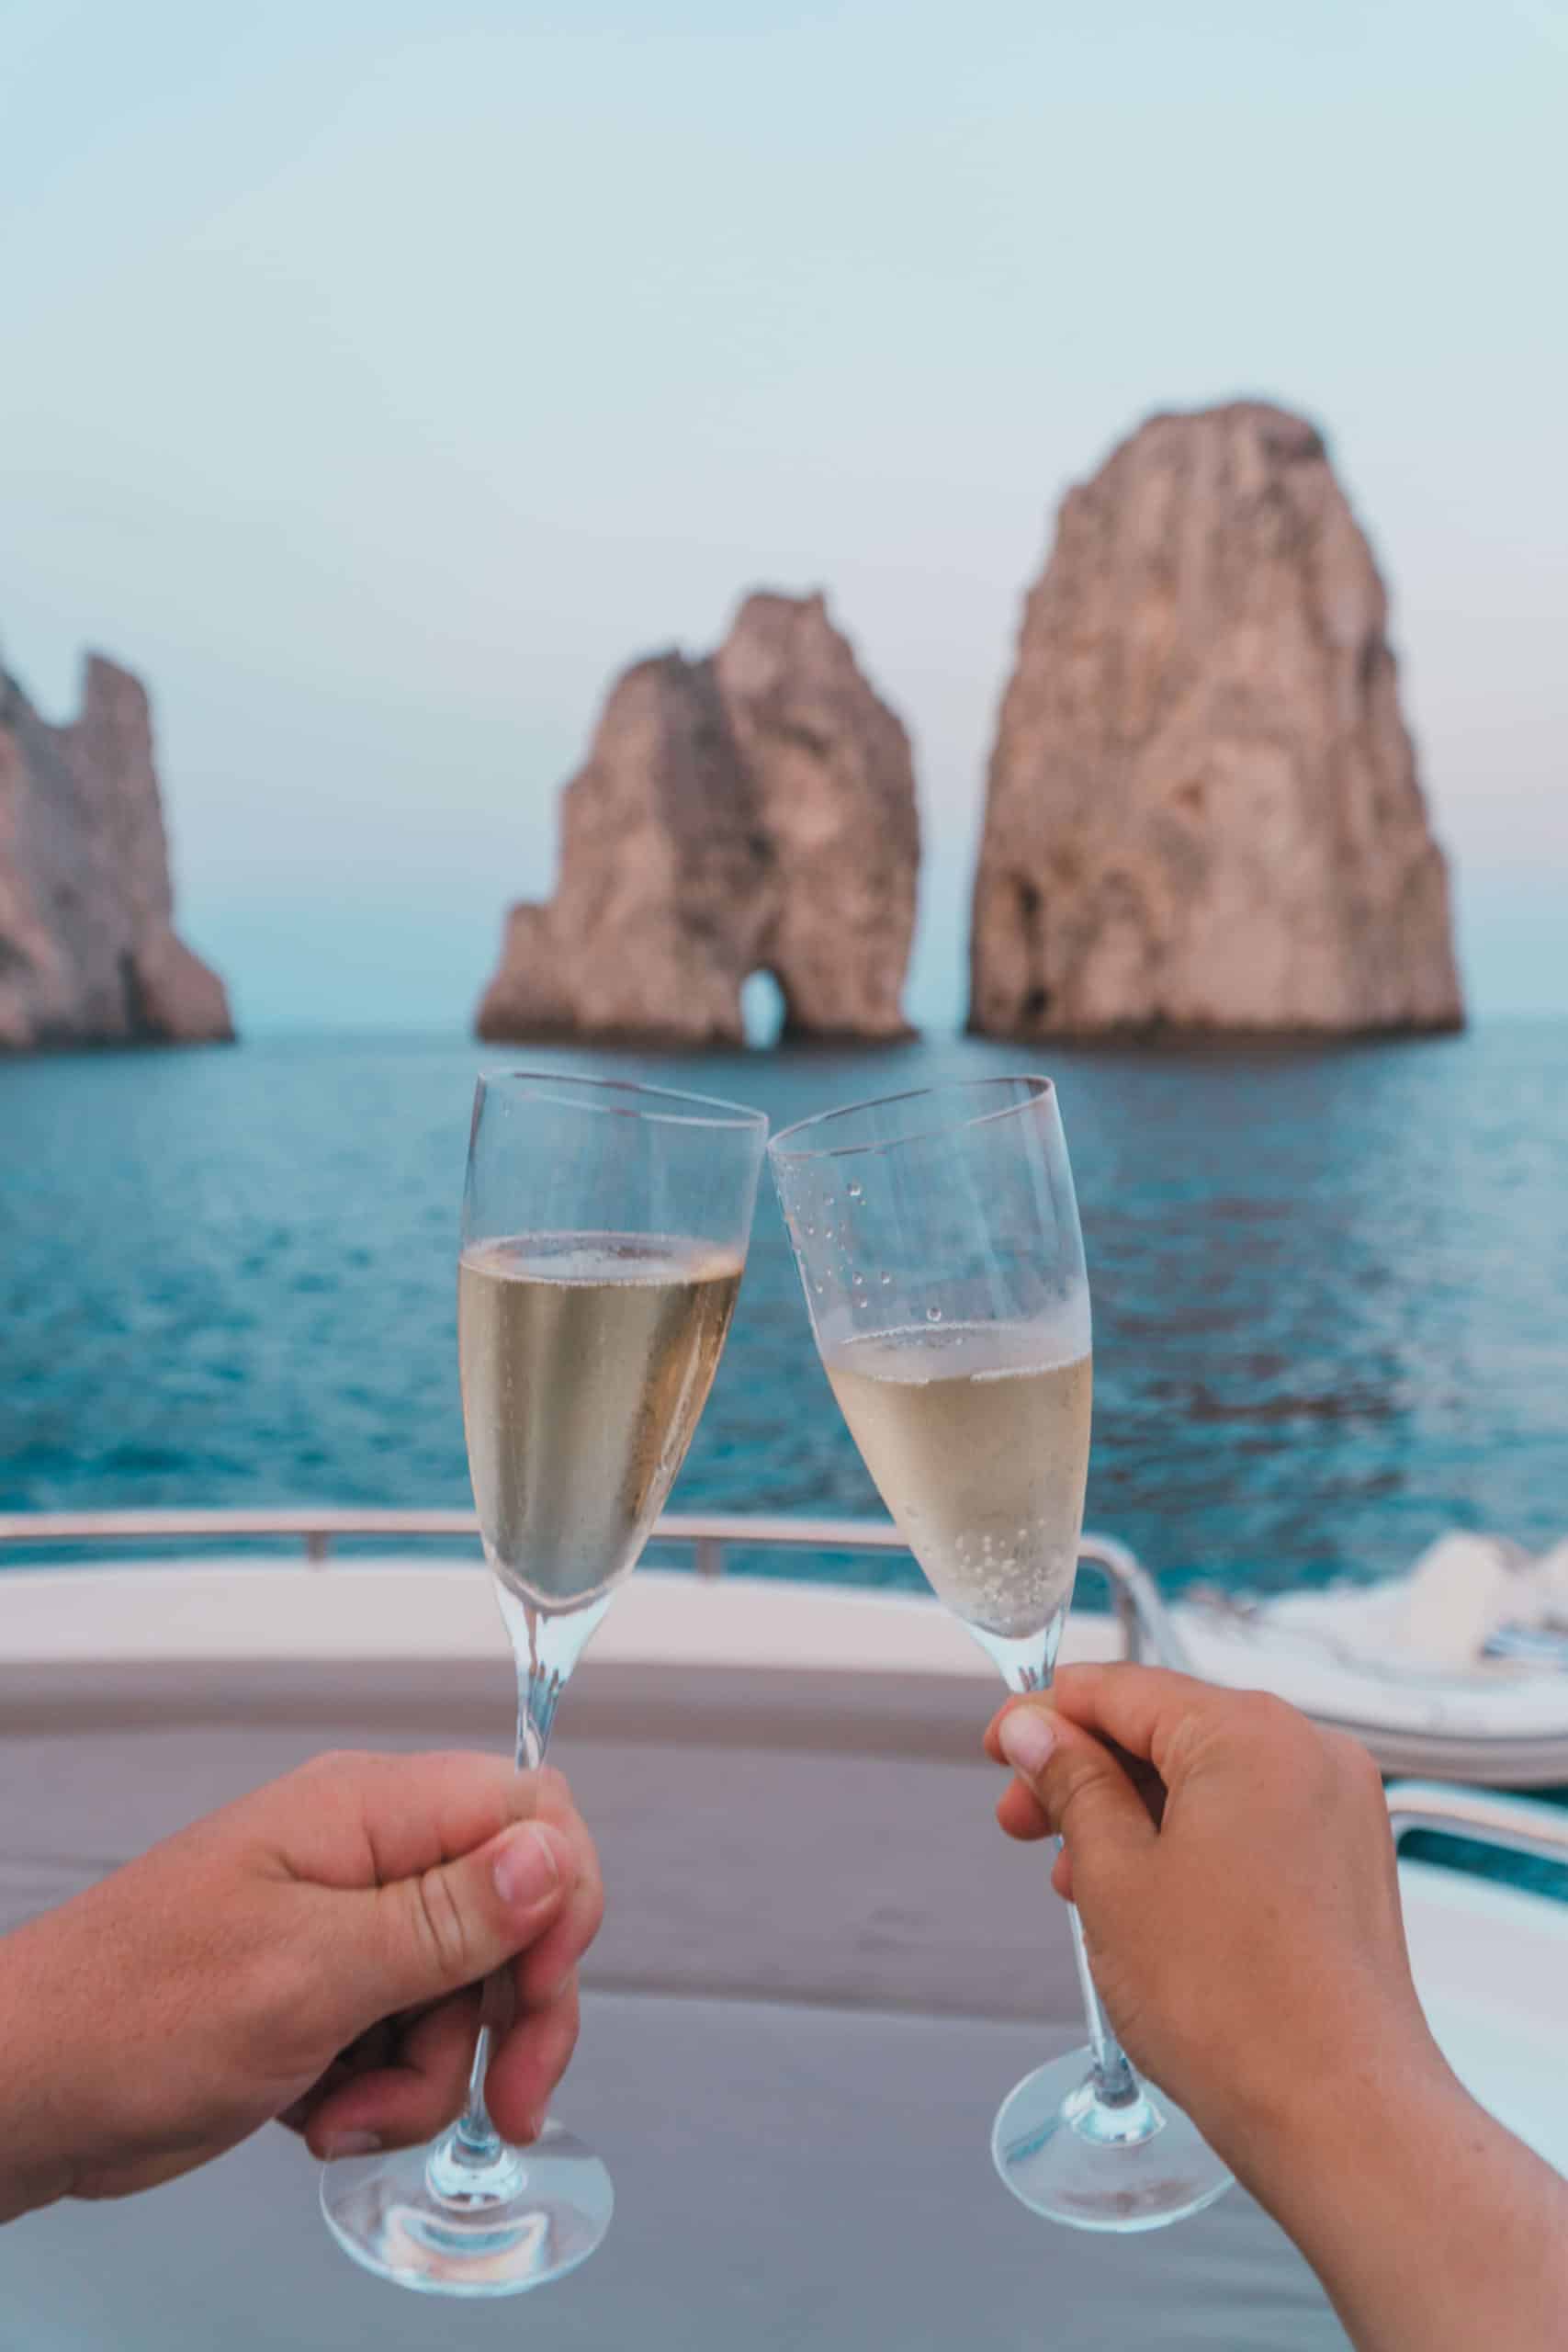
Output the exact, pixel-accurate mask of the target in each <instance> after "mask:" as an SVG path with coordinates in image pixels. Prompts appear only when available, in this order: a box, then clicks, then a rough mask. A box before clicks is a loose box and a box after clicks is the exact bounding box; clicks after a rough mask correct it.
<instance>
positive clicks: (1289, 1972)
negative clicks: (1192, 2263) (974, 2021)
mask: <svg viewBox="0 0 1568 2352" xmlns="http://www.w3.org/2000/svg"><path fill="white" fill-rule="evenodd" d="M987 1748H988V1750H989V1752H990V1754H991V1755H992V1756H993V1757H994V1758H997V1760H998V1761H1002V1760H1006V1761H1008V1762H1010V1763H1011V1764H1012V1766H1013V1767H1014V1770H1015V1771H1017V1773H1018V1774H1019V1778H1018V1779H1016V1780H1015V1781H1013V1782H1012V1783H1011V1785H1010V1787H1009V1789H1008V1790H1007V1792H1006V1793H1005V1794H1004V1795H1003V1797H1002V1799H1001V1801H1000V1803H999V1804H998V1808H997V1813H998V1820H999V1821H1000V1823H1001V1826H1002V1827H1003V1828H1004V1829H1005V1830H1006V1831H1007V1832H1008V1834H1009V1835H1010V1837H1013V1838H1043V1837H1045V1836H1046V1835H1047V1834H1048V1833H1049V1832H1051V1831H1055V1832H1057V1833H1058V1834H1059V1835H1060V1836H1061V1838H1063V1840H1064V1850H1063V1852H1062V1853H1061V1854H1060V1855H1059V1856H1058V1857H1057V1860H1056V1861H1055V1866H1054V1868H1053V1872H1052V1879H1053V1883H1054V1884H1055V1887H1056V1889H1057V1892H1058V1893H1059V1894H1063V1895H1066V1896H1068V1897H1069V1898H1071V1899H1073V1900H1076V1902H1077V1905H1078V1909H1079V1912H1080V1914H1081V1917H1082V1919H1083V1926H1084V1934H1085V1938H1086V1940H1087V1942H1088V1945H1089V1956H1090V1960H1091V1962H1092V1964H1093V1969H1094V1977H1095V1983H1096V1985H1097V1986H1098V1988H1099V1991H1100V1998H1101V2000H1102V2001H1103V2003H1104V2005H1105V2008H1106V2012H1107V2014H1108V2016H1109V2017H1110V2019H1111V2024H1112V2025H1113V2026H1114V2028H1115V2030H1116V2031H1117V2034H1118V2035H1119V2036H1120V2038H1121V2040H1122V2043H1123V2045H1124V2047H1125V2048H1126V2050H1127V2052H1128V2054H1129V2055H1130V2057H1131V2058H1132V2059H1133V2061H1134V2064H1136V2065H1137V2066H1138V2067H1139V2068H1140V2069H1141V2070H1142V2071H1143V2072H1144V2073H1145V2074H1147V2075H1150V2076H1152V2078H1153V2079H1154V2080H1155V2081H1156V2083H1158V2084H1160V2085H1161V2086H1163V2087H1164V2088H1165V2089H1166V2090H1167V2091H1168V2092H1169V2094H1170V2096H1171V2097H1172V2098H1174V2099H1175V2100H1176V2101H1177V2103H1178V2104H1179V2106H1181V2107H1183V2108H1184V2109H1186V2110H1187V2112H1188V2113H1189V2114H1190V2116H1191V2117H1192V2119H1193V2120H1194V2121H1195V2122H1196V2123H1197V2125H1198V2127H1199V2129H1200V2130H1201V2131H1202V2132H1203V2134H1204V2136H1205V2137H1206V2138H1207V2139H1208V2140H1209V2141H1210V2143H1211V2144H1212V2145H1213V2147H1215V2148H1216V2149H1217V2150H1218V2151H1219V2153H1220V2154H1221V2155H1223V2156H1224V2159H1225V2161H1226V2162H1227V2163H1228V2164H1229V2165H1231V2166H1232V2168H1233V2169H1234V2170H1235V2171H1236V2172H1238V2173H1239V2174H1241V2175H1242V2176H1243V2177H1245V2178H1247V2179H1248V2180H1249V2183H1250V2185H1253V2186H1256V2187H1259V2188H1262V2187H1265V2186H1266V2184H1267V2180H1268V2177H1269V2164H1270V2162H1271V2161H1272V2160H1273V2159H1274V2158H1275V2157H1276V2156H1278V2157H1280V2160H1282V2161H1288V2160H1289V2154H1288V2153H1287V2152H1294V2153H1295V2154H1299V2151H1300V2146H1301V2142H1302V2136H1303V2131H1304V2130H1305V2129H1306V2128H1307V2126H1308V2124H1309V2122H1310V2120H1311V2114H1310V2113H1309V2110H1311V2111H1312V2112H1314V2113H1315V2112H1316V2111H1317V2110H1319V2109H1323V2110H1325V2111H1340V2112H1343V2111H1344V2110H1345V2106H1346V2103H1347V2102H1349V2103H1352V2104H1353V2106H1354V2108H1355V2109H1356V2110H1357V2111H1359V2112H1365V2111H1366V2103H1367V2102H1371V2104H1372V2105H1373V2106H1374V2107H1375V2106H1376V2105H1377V2104H1378V2103H1379V2102H1382V2101H1387V2102H1389V2103H1390V2104H1391V2105H1392V2104H1394V2103H1397V2102H1398V2101H1400V2100H1403V2099H1407V2098H1409V2096H1410V2090H1411V2085H1412V2081H1413V2079H1414V2080H1426V2081H1430V2082H1433V2083H1436V2082H1438V2080H1443V2081H1446V2082H1447V2083H1449V2084H1450V2085H1451V2081H1452V2078H1451V2076H1450V2075H1448V2070H1447V2067H1446V2065H1445V2064H1444V2062H1443V2060H1442V2058H1441V2056H1440V2054H1439V2052H1438V2049H1437V2045H1436V2044H1435V2042H1434V2041H1433V2040H1432V2037H1431V2034H1430V2032H1429V2030H1428V2029H1427V2021H1426V2018H1425V2017H1424V2015H1423V2014H1422V2010H1421V2007H1420V2003H1419V2001H1418V2000H1417V1998H1416V1988H1415V1985H1414V1984H1413V1983H1412V1980H1411V1974H1410V1963H1409V1960H1408V1957H1407V1954H1406V1951H1405V1945H1404V1924H1403V1920H1402V1917H1401V1912H1400V1904H1399V1892H1398V1882H1397V1876H1396V1872H1395V1867H1394V1855H1393V1838H1392V1836H1391V1834H1390V1830H1389V1825H1388V1815H1387V1809H1386V1806H1385V1804H1384V1801H1383V1795H1382V1783H1381V1781H1380V1779H1379V1776H1378V1772H1377V1768H1376V1767H1375V1765H1374V1764H1373V1763H1372V1760H1371V1757H1370V1756H1369V1755H1368V1754H1367V1752H1366V1750H1365V1749H1364V1748H1362V1747H1359V1746H1358V1745H1357V1744H1356V1742H1355V1741H1353V1740H1351V1739H1348V1738H1347V1737H1345V1736H1343V1735H1341V1734H1339V1733H1336V1732H1325V1731H1320V1730H1318V1729H1317V1728H1316V1727H1315V1726H1314V1724H1310V1723H1309V1722H1308V1721H1307V1720H1306V1718H1305V1717H1304V1716H1303V1715H1300V1714H1298V1713H1296V1712H1295V1711H1294V1710H1293V1709H1292V1708H1291V1707H1288V1706H1286V1705H1285V1704H1284V1703H1283V1702H1282V1701H1280V1700H1278V1699H1273V1698H1269V1697H1267V1696H1265V1695H1264V1694H1263V1693H1261V1692H1237V1691H1220V1690H1215V1689H1212V1688H1211V1687H1209V1686H1208V1685H1206V1684H1203V1683H1201V1682H1197V1681H1194V1680H1192V1679H1190V1677H1188V1676H1186V1675H1179V1674H1170V1673H1166V1672H1163V1671H1160V1670H1157V1669H1156V1668H1145V1667H1134V1666H1109V1667H1088V1666H1086V1667H1069V1668H1064V1670H1063V1671H1062V1673H1061V1674H1060V1675H1059V1676H1058V1677H1057V1679H1056V1683H1055V1689H1054V1691H1052V1693H1051V1695H1050V1697H1049V1699H1046V1698H1045V1697H1043V1696H1042V1697H1039V1698H1029V1699H1025V1700H1022V1701H1019V1702H1014V1703H1012V1704H1010V1705H1009V1706H1008V1707H1006V1708H1004V1709H1003V1710H1002V1711H1001V1713H998V1716H997V1717H996V1718H995V1719H994V1721H993V1723H992V1724H991V1726H990V1729H989V1731H988V1732H987Z"/></svg>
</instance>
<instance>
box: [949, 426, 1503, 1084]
mask: <svg viewBox="0 0 1568 2352" xmlns="http://www.w3.org/2000/svg"><path fill="white" fill-rule="evenodd" d="M1387 623H1388V600H1387V596H1386V594H1385V593H1384V590H1383V585H1382V581H1381V579H1380V578H1379V575H1378V571H1377V567H1376V565H1375V563H1374V562H1373V560H1372V555H1371V548H1369V547H1368V545H1367V541H1366V539H1365V537H1364V536H1363V535H1362V533H1361V531H1360V529H1359V527H1358V526H1357V523H1356V520H1355V517H1354V515H1352V514H1351V511H1350V508H1349V505H1348V502H1347V500H1346V497H1345V494H1344V492H1343V491H1342V490H1341V489H1340V487H1339V485H1338V483H1337V481H1336V480H1335V477H1334V474H1333V471H1332V469H1331V468H1330V466H1329V462H1328V458H1327V454H1326V452H1325V447H1324V444H1323V440H1322V437H1321V436H1320V435H1319V434H1318V433H1317V432H1316V431H1315V430H1314V427H1313V426H1312V425H1311V424H1308V423H1307V422H1306V421H1305V420H1304V419H1303V418H1302V417H1298V416H1292V415H1290V414H1288V413H1286V412H1285V411H1284V410H1282V409H1278V408H1272V407H1269V406H1267V405H1265V404H1264V403H1263V402H1261V401H1236V402H1234V403H1232V404H1231V405H1229V406H1226V407H1223V408H1214V409H1207V410H1201V411H1198V412H1196V413H1191V414H1185V415H1164V416H1156V417H1152V418H1151V419H1150V420H1149V421H1148V423H1147V424H1144V425H1143V426H1141V427H1140V428H1139V430H1138V431H1137V432H1136V433H1134V435H1132V437H1131V438H1130V439H1129V440H1127V441H1124V442H1123V443H1122V446H1121V447H1119V448H1118V449H1117V450H1116V451H1115V452H1114V453H1113V454H1112V456H1111V458H1109V459H1108V461H1107V462H1106V464H1105V465H1104V466H1103V467H1102V468H1101V469H1100V472H1099V473H1098V474H1096V476H1095V477H1094V479H1093V481H1089V482H1087V483H1085V484H1082V485H1081V486H1079V487H1077V488H1076V489H1073V490H1070V491H1069V492H1067V495H1066V499H1065V500H1064V501H1063V503H1062V509H1061V513H1060V515H1059V518H1058V522H1057V530H1056V543H1055V548H1054V549H1053V550H1052V553H1051V557H1050V560H1049V561H1048V562H1047V564H1046V567H1045V570H1044V571H1043V574H1042V575H1041V577H1040V579H1039V580H1038V582H1036V583H1035V585H1034V587H1033V589H1032V591H1031V593H1030V595H1029V598H1028V601H1027V604H1026V605H1025V607H1024V616H1023V626H1022V630H1021V636H1020V639H1019V648H1018V660H1017V665H1016V667H1015V669H1014V671H1013V674H1012V679H1011V682H1010V685H1009V687H1008V690H1007V695H1006V698H1005V700H1004V702H1003V704H1002V711H1001V719H1000V724H999V727H998V734H997V741H996V746H995V749H994V751H993V752H992V756H991V764H990V775H989V781H988V785H987V798H986V814H985V828H984V833H983V837H982V842H981V849H980V860H979V868H978V872H977V874H976V884H975V902H974V925H973V932H972V934H971V944H970V977H971V996H970V1012H969V1024H970V1027H971V1028H972V1029H975V1030H978V1031H981V1032H983V1033H985V1034H987V1035H996V1036H1013V1037H1032V1036H1046V1035H1103V1034H1107V1033H1115V1032H1119V1031H1122V1032H1128V1033H1139V1032H1151V1031H1160V1030H1173V1031H1196V1032H1201V1031H1247V1030H1254V1031H1273V1032H1291V1031H1301V1032H1322V1033H1331V1034H1332V1033H1337V1034H1352V1033H1355V1032H1376V1031H1399V1030H1412V1031H1418V1030H1441V1029H1456V1028H1458V1027H1460V1026H1461V1024H1462V1022H1463V1018H1464V1009H1463V1002H1462V999H1461V990H1460V982H1459V977H1458V973H1457V971H1456V969H1455V964H1454V954H1453V945H1452V937H1451V931H1450V913H1449V889H1448V875H1447V869H1446V867H1445V865H1444V860H1443V854H1442V852H1441V851H1440V850H1439V849H1438V845H1437V843H1436V842H1435V841H1434V840H1433V838H1432V835H1431V832H1430V830H1429V828H1428V825H1427V809H1426V804H1425V801H1424V799H1423V797H1422V793H1421V787H1420V784H1419V781H1418V779H1417V776H1416V757H1415V752H1414V750H1413V747H1412V744H1411V741H1410V737H1409V734H1408V732H1407V731H1406V729H1405V725H1404V718H1403V717H1402V715H1401V711H1400V704H1399V686H1398V678H1397V673H1396V669H1395V663H1394V657H1393V653H1392V652H1391V651H1390V650H1389V644H1388V637H1387Z"/></svg>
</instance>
